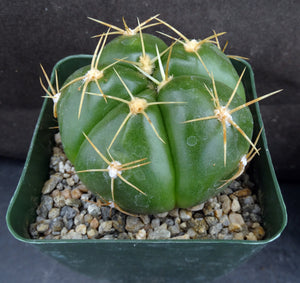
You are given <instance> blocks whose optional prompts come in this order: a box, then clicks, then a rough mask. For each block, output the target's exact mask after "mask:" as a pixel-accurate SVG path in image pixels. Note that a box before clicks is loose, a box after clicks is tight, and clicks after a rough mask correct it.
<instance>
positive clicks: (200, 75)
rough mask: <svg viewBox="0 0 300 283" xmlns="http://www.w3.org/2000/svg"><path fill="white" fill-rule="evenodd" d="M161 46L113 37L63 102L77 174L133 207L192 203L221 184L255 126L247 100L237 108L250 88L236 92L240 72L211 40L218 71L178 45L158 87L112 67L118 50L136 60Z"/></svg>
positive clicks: (126, 66)
mask: <svg viewBox="0 0 300 283" xmlns="http://www.w3.org/2000/svg"><path fill="white" fill-rule="evenodd" d="M141 38H142V39H143V45H144V50H143V45H142V44H141V42H142V41H141ZM156 45H157V47H156ZM156 48H157V49H158V50H159V51H160V52H163V51H164V50H166V48H167V46H166V45H165V44H164V43H163V42H162V41H161V40H160V39H159V38H156V37H155V36H152V35H146V34H143V37H140V35H139V34H138V35H133V36H120V37H117V38H115V39H114V40H113V41H111V42H110V43H108V44H107V45H106V46H105V47H104V49H103V50H102V51H101V52H102V54H101V57H100V60H99V64H98V63H95V62H96V60H95V56H94V57H93V60H92V63H91V66H86V67H83V68H81V69H79V70H77V71H76V72H75V73H74V74H72V75H71V77H69V78H68V80H67V81H66V82H65V84H64V86H63V87H62V89H61V95H60V98H59V100H58V103H57V116H58V123H59V128H60V133H61V136H62V142H63V146H64V149H65V152H66V155H67V157H68V158H69V159H70V160H71V162H72V163H73V164H74V166H75V169H76V170H77V172H78V174H79V176H80V179H81V180H82V181H83V183H84V184H85V185H86V186H87V187H88V188H89V189H90V190H91V191H93V192H94V193H96V194H98V195H99V196H101V197H102V198H103V199H105V200H107V201H109V203H110V204H111V205H113V206H115V207H118V208H119V209H121V210H122V211H126V212H128V213H134V214H138V213H141V214H146V213H147V214H151V213H159V212H164V211H169V210H171V209H173V208H175V207H181V208H187V207H191V206H194V205H196V204H199V203H201V202H203V201H205V200H206V199H208V198H209V197H211V196H213V195H215V194H217V193H218V192H220V191H221V189H222V188H223V187H225V186H226V185H227V184H228V182H226V180H229V181H230V180H231V178H232V177H234V176H236V173H237V172H239V171H240V170H241V160H243V158H244V159H245V156H246V154H247V152H248V149H249V141H248V140H247V137H248V138H249V139H250V138H251V136H252V130H253V120H252V116H251V113H250V111H249V109H248V108H247V107H242V108H241V109H238V111H233V112H230V111H231V110H232V109H237V107H239V106H240V105H243V104H244V103H245V98H244V90H243V86H242V84H240V87H239V88H238V89H237V95H235V92H236V90H235V87H236V86H237V85H238V84H239V77H238V75H237V73H236V72H235V70H234V68H233V66H232V65H231V63H230V61H229V60H228V58H227V57H226V56H225V55H224V54H223V53H222V52H221V51H220V50H219V49H218V48H217V47H215V46H212V44H211V43H205V44H204V45H203V46H201V48H200V49H201V51H200V52H199V54H200V56H201V57H202V58H203V61H205V66H206V68H207V69H208V70H209V72H211V73H213V76H209V74H208V73H207V72H206V69H205V68H203V65H201V62H200V61H199V59H198V57H197V56H194V54H187V53H183V51H182V50H183V48H182V46H180V45H179V44H178V45H177V44H176V45H175V46H173V50H172V53H171V55H169V54H168V52H166V53H165V54H164V55H163V56H162V57H163V63H162V65H165V68H168V67H169V69H168V74H169V80H168V81H167V82H165V83H164V84H163V85H161V87H160V88H159V91H158V90H157V88H156V86H155V84H154V83H152V82H151V81H150V80H149V79H148V78H147V77H146V76H144V75H143V74H142V73H141V72H139V71H138V70H136V68H135V67H134V66H132V65H131V64H130V63H128V62H125V61H123V62H120V63H118V64H115V65H114V66H113V67H109V68H106V66H109V65H110V64H114V61H115V60H114V59H115V58H120V57H121V58H124V57H126V58H127V59H126V60H127V61H133V64H135V63H134V62H138V61H139V58H140V56H141V55H143V53H144V54H145V53H146V54H148V55H149V57H150V58H151V59H153V58H155V57H156V56H157V50H156ZM158 57H159V56H158ZM121 58H120V59H121ZM159 59H160V58H159ZM197 60H198V61H197ZM199 62H200V64H199ZM158 65H159V64H158V62H157V61H156V62H155V68H156V69H159V67H158ZM167 66H168V67H167ZM89 70H92V71H93V72H92V74H93V76H90V77H89V78H88V81H87V77H86V75H87V74H88V72H89ZM155 74H157V71H156V70H154V75H153V76H155ZM172 75H174V77H173V78H172V79H171V76H172ZM161 76H162V75H161ZM158 77H159V76H156V78H158ZM222 107H223V108H222ZM225 108H226V109H225ZM222 109H225V110H226V111H225V110H224V111H225V112H224V113H223V112H222V111H223V110H222ZM219 112H222V113H223V114H222V113H221V114H222V115H223V116H222V115H221V114H220V113H219ZM220 115H221V116H220ZM203 117H208V118H207V119H201V118H203ZM220 117H221V118H220ZM222 117H223V118H222ZM224 117H225V118H224ZM222 119H223V120H222ZM191 120H192V121H191ZM234 125H238V127H235V126H234ZM238 129H242V130H241V131H239V130H238ZM241 132H242V133H243V134H241Z"/></svg>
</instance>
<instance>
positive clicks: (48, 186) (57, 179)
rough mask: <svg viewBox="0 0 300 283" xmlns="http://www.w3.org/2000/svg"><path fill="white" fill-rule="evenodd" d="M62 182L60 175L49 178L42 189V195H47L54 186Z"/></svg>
mask: <svg viewBox="0 0 300 283" xmlns="http://www.w3.org/2000/svg"><path fill="white" fill-rule="evenodd" d="M61 180H62V177H61V175H60V174H54V175H52V176H51V177H50V179H49V180H48V181H46V182H45V184H44V187H43V189H42V193H43V194H44V195H45V194H49V193H51V192H52V191H53V190H54V189H55V187H56V185H57V184H58V183H59V182H60V181H61Z"/></svg>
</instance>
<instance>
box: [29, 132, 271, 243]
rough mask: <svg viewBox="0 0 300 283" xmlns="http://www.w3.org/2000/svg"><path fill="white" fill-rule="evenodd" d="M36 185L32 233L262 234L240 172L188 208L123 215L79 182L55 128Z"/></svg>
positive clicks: (103, 236) (241, 237)
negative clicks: (41, 180) (45, 176)
mask: <svg viewBox="0 0 300 283" xmlns="http://www.w3.org/2000/svg"><path fill="white" fill-rule="evenodd" d="M55 141H56V146H55V147H54V148H53V156H52V157H51V161H50V178H49V180H47V181H46V182H45V184H44V187H43V188H42V196H41V202H40V205H39V206H38V208H37V210H36V213H37V217H36V221H35V222H34V223H32V224H30V227H29V232H30V235H31V237H32V238H33V239H103V240H105V239H106V240H107V239H139V240H144V239H152V240H156V239H157V240H158V239H224V240H230V239H235V240H252V241H257V240H261V239H263V238H264V235H265V231H264V228H263V227H262V216H261V208H260V206H259V203H258V198H257V195H256V194H255V192H256V189H255V186H254V184H253V183H252V182H251V181H250V180H249V175H247V174H245V173H244V174H243V175H242V176H241V177H240V178H239V179H238V180H235V181H233V182H232V183H231V184H230V186H229V187H228V188H227V189H225V190H224V191H223V192H222V193H221V194H219V195H217V196H216V197H213V198H211V199H209V200H208V201H207V202H205V203H202V204H200V205H198V206H195V207H192V208H189V209H177V208H176V209H174V210H172V211H169V212H166V213H160V214H157V215H141V216H138V217H134V216H127V215H125V214H123V213H121V212H120V211H118V210H115V209H114V208H110V207H107V206H103V205H102V204H101V202H100V200H97V197H96V196H95V195H93V194H92V193H91V192H90V191H88V189H87V188H86V187H85V186H84V185H83V184H82V183H81V181H80V180H79V177H78V175H77V174H76V173H75V169H74V167H73V165H72V164H71V162H70V161H69V160H68V159H67V157H66V155H65V154H64V152H63V149H62V145H61V139H60V135H59V133H58V134H56V135H55Z"/></svg>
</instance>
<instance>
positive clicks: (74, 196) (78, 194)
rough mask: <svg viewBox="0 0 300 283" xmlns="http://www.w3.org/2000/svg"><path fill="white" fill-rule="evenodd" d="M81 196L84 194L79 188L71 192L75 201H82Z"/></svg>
mask: <svg viewBox="0 0 300 283" xmlns="http://www.w3.org/2000/svg"><path fill="white" fill-rule="evenodd" d="M81 195H82V192H81V191H80V190H79V189H78V188H75V189H73V190H72V191H71V196H72V198H74V199H80V197H81Z"/></svg>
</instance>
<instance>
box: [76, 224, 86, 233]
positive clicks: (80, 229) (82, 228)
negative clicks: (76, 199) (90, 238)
mask: <svg viewBox="0 0 300 283" xmlns="http://www.w3.org/2000/svg"><path fill="white" fill-rule="evenodd" d="M75 231H76V233H80V234H82V235H85V234H86V226H85V225H84V224H79V225H78V226H76V229H75Z"/></svg>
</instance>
